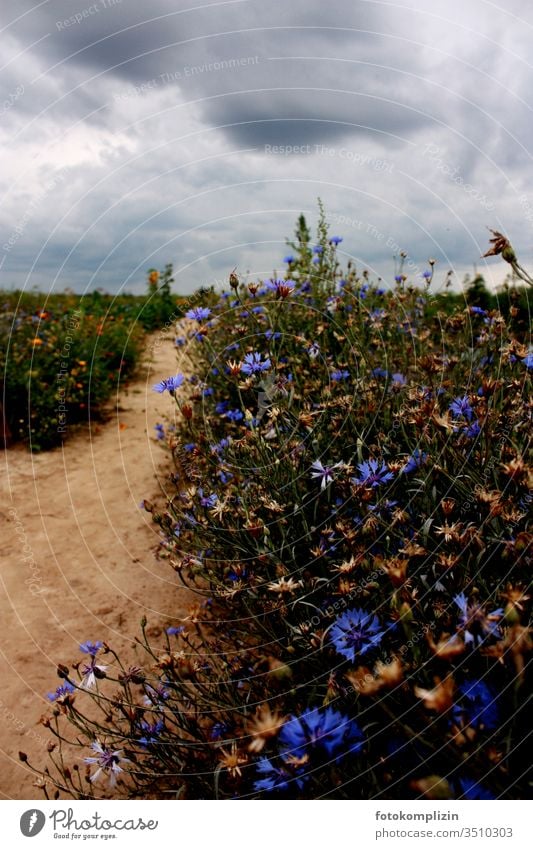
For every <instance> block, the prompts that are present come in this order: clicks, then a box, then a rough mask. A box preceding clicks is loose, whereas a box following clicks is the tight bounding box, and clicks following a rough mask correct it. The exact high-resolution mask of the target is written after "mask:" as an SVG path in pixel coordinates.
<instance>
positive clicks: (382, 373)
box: [372, 368, 389, 377]
mask: <svg viewBox="0 0 533 849" xmlns="http://www.w3.org/2000/svg"><path fill="white" fill-rule="evenodd" d="M372 374H373V376H374V377H388V376H389V373H388V371H387V370H386V369H384V368H375V369H372Z"/></svg>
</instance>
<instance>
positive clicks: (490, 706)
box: [452, 679, 499, 731]
mask: <svg viewBox="0 0 533 849" xmlns="http://www.w3.org/2000/svg"><path fill="white" fill-rule="evenodd" d="M458 693H459V702H458V703H456V704H455V705H454V706H453V708H452V717H453V720H454V722H455V723H456V724H457V725H459V726H461V727H462V726H463V725H470V726H471V727H472V728H486V729H487V730H488V731H490V730H492V729H494V728H496V726H497V725H498V719H499V709H498V704H497V698H496V696H495V694H494V693H493V691H492V690H491V689H490V687H488V686H487V685H486V684H485V682H484V681H479V680H476V679H472V680H468V681H464V682H463V683H462V684H461V685H460V687H458Z"/></svg>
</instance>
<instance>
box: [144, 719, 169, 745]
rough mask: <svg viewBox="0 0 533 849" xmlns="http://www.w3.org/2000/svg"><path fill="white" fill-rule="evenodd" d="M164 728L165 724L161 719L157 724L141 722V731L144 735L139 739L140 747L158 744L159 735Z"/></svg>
mask: <svg viewBox="0 0 533 849" xmlns="http://www.w3.org/2000/svg"><path fill="white" fill-rule="evenodd" d="M164 727H165V723H164V722H163V720H162V719H158V720H157V722H154V723H153V724H150V723H149V722H146V721H144V720H143V722H141V729H142V730H143V731H144V735H143V736H142V737H139V743H140V744H141V746H150V745H153V744H154V743H158V742H159V735H160V734H161V732H162V730H163V728H164Z"/></svg>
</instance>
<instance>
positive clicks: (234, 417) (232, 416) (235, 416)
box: [225, 410, 244, 422]
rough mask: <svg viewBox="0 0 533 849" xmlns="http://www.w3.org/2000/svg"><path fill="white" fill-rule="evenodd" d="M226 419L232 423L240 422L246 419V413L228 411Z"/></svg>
mask: <svg viewBox="0 0 533 849" xmlns="http://www.w3.org/2000/svg"><path fill="white" fill-rule="evenodd" d="M225 415H226V418H227V419H229V420H230V422H239V421H240V420H241V419H243V418H244V413H243V412H242V410H228V412H227V413H226V414H225Z"/></svg>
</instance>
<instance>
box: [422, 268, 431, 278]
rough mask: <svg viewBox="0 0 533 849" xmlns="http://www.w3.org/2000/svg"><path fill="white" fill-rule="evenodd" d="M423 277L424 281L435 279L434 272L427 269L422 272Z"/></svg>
mask: <svg viewBox="0 0 533 849" xmlns="http://www.w3.org/2000/svg"><path fill="white" fill-rule="evenodd" d="M422 277H423V278H424V280H430V279H431V278H432V277H433V272H432V271H429V269H426V271H424V272H422Z"/></svg>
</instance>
